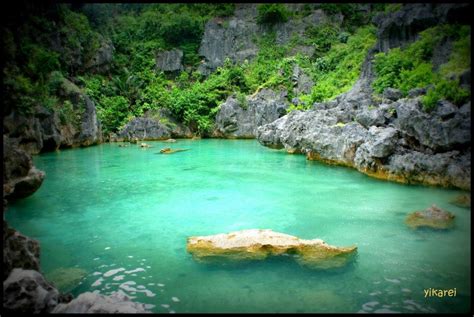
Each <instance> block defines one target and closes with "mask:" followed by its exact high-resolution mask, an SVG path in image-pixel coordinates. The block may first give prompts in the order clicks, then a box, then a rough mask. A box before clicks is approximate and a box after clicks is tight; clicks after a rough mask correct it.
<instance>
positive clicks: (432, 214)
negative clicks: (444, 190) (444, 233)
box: [405, 205, 454, 229]
mask: <svg viewBox="0 0 474 317" xmlns="http://www.w3.org/2000/svg"><path fill="white" fill-rule="evenodd" d="M405 223H406V224H407V225H408V226H409V227H410V228H413V229H417V228H423V227H427V228H433V229H449V228H451V227H452V226H453V224H454V215H453V214H452V213H450V212H448V211H445V210H443V209H441V208H438V207H437V206H436V205H433V206H431V207H429V208H427V209H425V210H423V211H415V212H413V213H411V214H409V215H408V217H407V218H406V220H405Z"/></svg>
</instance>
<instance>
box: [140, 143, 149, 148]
mask: <svg viewBox="0 0 474 317" xmlns="http://www.w3.org/2000/svg"><path fill="white" fill-rule="evenodd" d="M140 147H144V148H148V147H151V145H150V144H147V143H141V144H140Z"/></svg>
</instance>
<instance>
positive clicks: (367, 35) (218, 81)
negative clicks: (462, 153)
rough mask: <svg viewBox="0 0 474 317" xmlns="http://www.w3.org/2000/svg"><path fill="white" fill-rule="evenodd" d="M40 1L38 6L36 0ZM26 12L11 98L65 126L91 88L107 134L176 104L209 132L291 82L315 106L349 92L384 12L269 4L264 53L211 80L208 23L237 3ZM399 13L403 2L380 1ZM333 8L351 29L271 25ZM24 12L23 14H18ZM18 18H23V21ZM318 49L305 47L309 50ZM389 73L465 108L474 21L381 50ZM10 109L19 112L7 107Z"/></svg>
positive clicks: (380, 62) (11, 67)
mask: <svg viewBox="0 0 474 317" xmlns="http://www.w3.org/2000/svg"><path fill="white" fill-rule="evenodd" d="M32 6H33V7H34V6H35V4H32ZM38 6H39V7H38V8H37V9H35V10H36V11H35V12H34V14H31V15H25V16H24V17H23V16H22V19H23V20H21V19H20V20H21V21H22V23H20V24H19V25H18V23H16V24H14V23H10V24H8V23H7V25H6V27H5V28H4V29H3V53H4V56H5V66H4V69H3V75H4V89H5V94H4V96H5V98H4V99H5V100H4V102H5V105H6V108H7V109H9V108H13V107H15V108H16V109H18V110H19V111H21V112H24V113H28V112H30V113H31V112H34V108H35V107H37V106H38V105H41V106H44V107H46V108H48V109H54V110H55V111H57V112H58V114H59V116H60V119H61V122H63V123H71V124H73V125H78V123H79V118H80V115H81V111H82V110H81V105H80V104H75V103H74V102H72V101H73V100H71V99H70V98H68V97H67V94H64V93H63V92H62V90H64V89H65V88H64V87H65V86H67V87H68V88H67V87H66V88H67V89H69V90H77V91H76V92H77V93H85V94H87V95H89V96H90V97H91V98H92V100H94V102H95V104H96V106H97V110H98V116H99V119H100V121H101V123H102V129H103V131H104V132H105V133H110V132H117V131H118V130H120V129H121V128H122V127H123V126H124V125H125V124H127V122H129V121H130V120H131V119H133V118H134V117H137V116H142V115H144V114H145V113H147V112H148V113H157V111H158V110H159V109H168V110H169V111H170V112H171V113H172V114H174V115H175V116H176V118H177V119H178V120H181V121H183V122H185V123H187V124H188V125H189V126H190V127H191V129H192V130H193V131H194V132H196V133H198V134H202V135H206V134H207V133H209V132H210V131H211V129H212V125H213V122H214V118H215V115H216V113H217V111H218V109H219V105H220V104H221V103H222V102H224V101H225V100H226V98H227V97H228V96H230V95H234V96H236V98H237V99H238V100H239V101H240V104H241V105H242V107H243V108H245V107H246V105H247V99H246V98H247V97H248V96H249V95H254V94H256V93H257V92H258V91H259V90H261V89H263V88H275V89H282V90H286V91H287V92H288V94H287V97H288V100H289V101H291V100H293V98H294V97H298V99H299V103H298V104H297V105H293V106H292V107H291V108H290V110H291V109H307V108H309V107H310V106H311V105H312V104H313V103H314V102H321V101H327V100H331V99H332V98H334V97H336V96H337V95H339V94H340V93H342V92H345V91H347V90H349V89H350V88H351V87H352V85H353V84H354V83H355V81H356V80H357V78H358V77H359V74H360V70H361V66H362V63H363V61H364V59H365V57H366V55H367V52H368V50H369V49H370V48H371V47H373V45H374V44H375V38H376V37H375V28H374V26H372V25H371V24H370V18H371V16H372V15H373V14H374V10H373V9H372V11H371V14H370V15H367V14H365V11H364V10H361V6H359V5H356V4H330V3H326V4H309V3H308V4H304V5H302V6H300V9H298V10H294V9H292V10H289V9H288V7H287V6H285V5H283V4H275V3H273V4H260V5H258V6H257V20H258V23H260V24H262V26H261V27H262V28H263V29H265V30H267V31H265V32H264V33H262V35H261V36H259V37H258V38H256V39H255V42H256V44H257V46H258V48H259V50H258V54H257V56H256V57H255V58H253V59H252V60H249V61H247V60H246V61H244V62H243V63H241V64H234V63H232V62H231V61H230V60H227V61H226V62H225V63H224V64H223V65H222V67H220V68H218V69H217V70H216V71H214V72H213V73H211V74H210V75H209V76H207V77H204V76H203V75H201V74H200V73H198V72H197V71H196V70H197V68H198V66H199V65H200V63H201V57H200V56H199V54H198V49H199V45H200V43H201V40H202V36H203V32H204V27H205V24H206V23H207V22H208V21H209V20H210V19H217V20H218V21H221V22H222V21H224V22H223V24H222V25H224V27H225V25H226V23H225V22H226V20H225V19H222V17H226V16H230V15H232V14H233V12H234V9H235V5H233V4H218V3H216V4H201V3H196V4H172V3H169V4H112V3H103V4H77V5H68V4H57V5H54V6H52V7H46V8H44V7H42V6H41V4H38ZM372 7H373V8H376V9H377V10H379V11H386V12H392V11H395V10H398V9H399V8H400V6H399V5H385V4H378V5H372ZM315 9H322V10H323V11H325V12H326V13H327V14H330V15H334V14H336V15H339V14H340V15H342V16H344V19H343V20H342V21H343V22H342V24H341V23H340V22H337V19H329V20H328V21H326V23H324V24H320V25H314V26H312V25H311V26H309V27H308V28H307V29H306V30H305V32H304V36H295V37H293V38H291V39H290V41H289V42H288V44H286V45H279V44H276V43H277V41H276V33H275V31H272V29H274V28H272V27H266V26H274V25H276V24H278V23H283V22H285V21H287V20H288V18H289V17H290V16H291V18H292V19H295V20H296V21H297V22H298V19H303V18H305V17H306V16H308V15H309V14H311V13H312V12H313V10H315ZM16 18H17V19H19V18H18V17H16ZM12 20H13V19H12ZM446 37H450V38H453V39H454V40H455V41H454V49H453V53H452V55H451V57H450V59H449V62H448V63H446V64H445V65H442V66H441V67H439V69H437V70H436V71H435V70H433V67H432V62H431V56H432V53H433V49H434V47H435V46H436V45H437V43H439V41H442V40H443V39H445V38H446ZM107 43H110V44H111V45H113V48H114V50H113V54H112V60H111V61H110V65H109V66H110V67H109V68H108V69H107V70H106V71H99V70H96V69H94V68H91V66H90V65H92V64H93V63H92V61H93V60H94V58H96V56H97V54H98V52H100V50H101V49H102V47H103V46H104V45H105V44H107ZM302 46H303V47H310V48H312V49H314V53H312V54H302V53H297V52H298V51H297V50H296V53H295V49H297V48H298V47H302ZM172 48H179V49H181V50H182V51H183V53H184V61H183V63H184V68H185V69H184V71H182V72H180V73H178V74H175V75H170V74H164V73H162V72H158V71H157V70H155V64H156V61H155V58H156V54H157V52H158V51H161V50H169V49H172ZM295 66H299V67H300V68H301V69H302V70H303V72H304V73H305V74H307V75H308V76H309V77H311V79H312V81H313V82H314V86H313V87H312V89H311V92H310V93H308V94H306V95H302V94H299V95H297V94H296V93H295V90H294V86H295V83H294V82H293V79H292V74H293V70H294V68H295ZM375 67H376V71H377V74H378V77H377V79H376V81H375V82H374V89H375V91H376V92H378V93H380V92H382V91H383V89H385V88H386V87H395V88H399V89H401V90H402V91H403V92H404V93H407V92H408V91H409V90H410V89H412V88H414V87H431V88H430V89H429V90H428V93H427V95H426V97H425V100H424V103H425V106H426V107H427V109H428V108H430V107H433V106H434V105H435V104H436V102H437V101H438V100H439V99H440V98H447V99H448V100H451V101H453V102H456V103H462V102H464V101H465V100H466V98H468V96H469V95H468V94H467V92H466V91H464V90H462V89H461V88H460V87H459V85H458V83H457V80H458V79H457V77H459V75H460V74H461V73H462V72H463V71H464V70H465V69H466V68H469V67H470V28H468V27H462V28H459V27H449V26H444V27H441V28H439V29H431V30H427V31H425V32H423V33H422V35H421V38H420V40H419V41H417V42H415V43H413V44H412V45H410V46H409V47H407V48H406V49H394V50H391V51H390V52H389V53H388V54H379V55H377V58H376V63H375ZM4 111H6V112H8V110H4Z"/></svg>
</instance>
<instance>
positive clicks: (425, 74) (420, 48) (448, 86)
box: [373, 25, 471, 110]
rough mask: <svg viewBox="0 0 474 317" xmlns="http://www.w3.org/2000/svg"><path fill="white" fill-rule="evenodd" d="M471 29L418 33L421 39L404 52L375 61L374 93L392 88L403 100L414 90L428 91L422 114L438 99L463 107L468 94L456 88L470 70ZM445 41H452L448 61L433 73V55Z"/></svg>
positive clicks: (449, 27) (379, 56)
mask: <svg viewBox="0 0 474 317" xmlns="http://www.w3.org/2000/svg"><path fill="white" fill-rule="evenodd" d="M470 33H471V32H470V27H469V26H458V25H441V26H436V27H433V28H430V29H427V30H425V31H423V32H421V33H420V39H419V40H417V41H416V42H414V43H412V44H411V45H409V46H407V47H406V48H404V49H400V48H395V49H392V50H390V51H389V52H388V53H386V54H385V53H379V54H377V55H376V57H375V63H374V65H375V71H376V73H377V78H376V79H375V81H374V83H373V87H374V90H375V92H377V93H379V94H380V93H382V92H383V91H384V89H385V88H388V87H392V88H397V89H400V90H401V91H402V93H403V94H404V95H405V96H406V95H407V93H408V92H409V91H410V90H411V89H413V88H425V87H431V88H429V90H428V93H427V95H426V96H425V97H424V98H423V100H422V102H423V106H424V108H425V110H431V109H433V108H434V107H435V105H436V103H437V102H438V100H440V99H447V100H449V101H451V102H453V103H455V104H458V105H460V104H462V103H464V102H466V100H468V98H469V92H468V91H467V90H465V89H462V88H461V87H460V86H459V80H458V78H457V77H458V76H459V75H460V74H461V73H462V72H463V71H465V70H466V69H469V68H470V66H471V64H470V52H471V46H470V38H471V35H470ZM447 38H450V39H453V40H455V42H454V49H453V51H452V54H451V56H450V58H449V61H448V62H447V63H445V64H444V65H441V66H440V67H439V70H438V71H435V70H434V69H433V68H434V67H433V64H432V61H431V59H432V56H433V51H434V49H435V48H436V46H437V45H439V43H442V41H444V40H446V39H447Z"/></svg>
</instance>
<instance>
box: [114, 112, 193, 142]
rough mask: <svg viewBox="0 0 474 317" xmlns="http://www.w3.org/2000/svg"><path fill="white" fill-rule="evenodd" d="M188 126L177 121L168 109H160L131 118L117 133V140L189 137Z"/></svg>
mask: <svg viewBox="0 0 474 317" xmlns="http://www.w3.org/2000/svg"><path fill="white" fill-rule="evenodd" d="M192 136H193V134H192V132H191V130H190V129H189V127H187V126H186V125H184V124H183V123H180V122H178V121H177V120H176V119H175V118H174V117H173V116H172V115H171V113H169V111H167V110H165V109H161V110H160V112H159V113H158V114H156V115H145V116H143V117H138V118H134V119H132V120H131V121H130V122H129V123H127V124H126V125H125V127H124V128H123V129H122V130H121V131H119V132H118V133H117V137H118V138H117V141H118V140H125V141H126V140H133V139H137V140H147V141H152V140H167V139H170V138H191V137H192Z"/></svg>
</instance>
